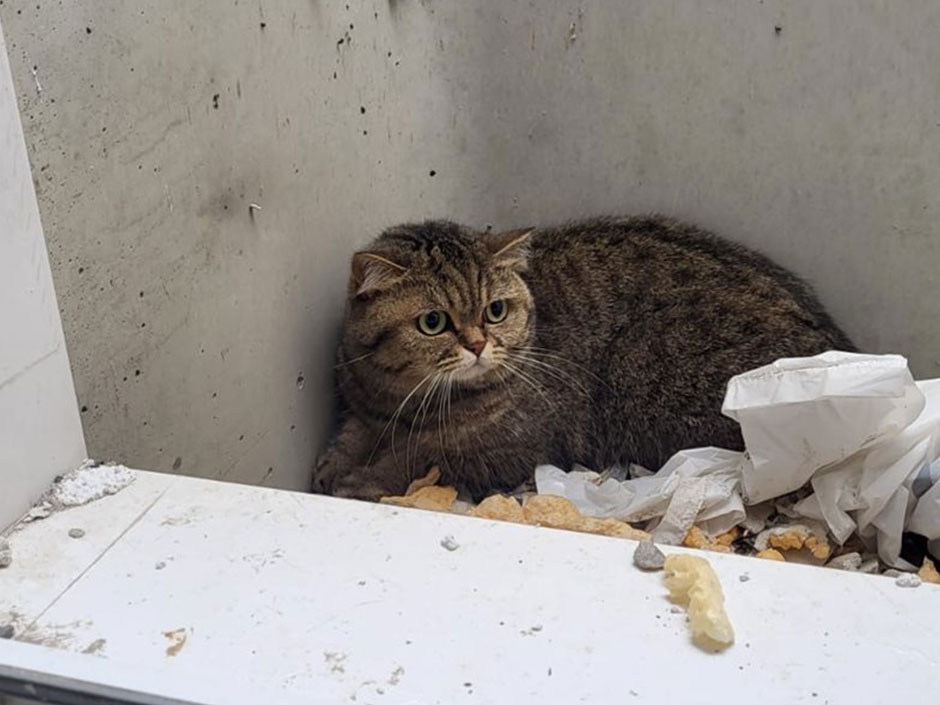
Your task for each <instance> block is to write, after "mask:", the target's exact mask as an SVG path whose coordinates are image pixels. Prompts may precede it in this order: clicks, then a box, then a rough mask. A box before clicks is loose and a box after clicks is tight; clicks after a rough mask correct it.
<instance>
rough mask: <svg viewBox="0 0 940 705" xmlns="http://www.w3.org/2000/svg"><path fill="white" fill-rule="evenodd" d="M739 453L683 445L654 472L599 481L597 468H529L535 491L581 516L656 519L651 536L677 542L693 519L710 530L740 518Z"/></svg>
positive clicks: (725, 527)
mask: <svg viewBox="0 0 940 705" xmlns="http://www.w3.org/2000/svg"><path fill="white" fill-rule="evenodd" d="M743 457H744V455H743V453H736V452H734V451H730V450H723V449H721V448H696V449H694V450H683V451H680V452H679V453H676V454H675V455H674V456H673V457H672V458H670V459H669V462H667V463H666V464H665V465H664V466H663V467H662V468H661V469H660V471H659V472H657V473H655V474H651V475H647V476H644V477H638V478H635V479H632V480H626V481H623V482H619V481H617V480H615V479H612V478H611V479H607V480H604V481H603V482H600V484H596V481H597V480H598V479H599V476H598V475H597V473H589V472H571V473H565V472H564V471H563V470H561V469H559V468H556V467H554V466H551V465H543V466H541V467H538V468H536V470H535V484H536V487H537V488H538V492H539V494H554V495H559V496H561V497H565V498H567V499H568V500H570V501H571V502H572V503H573V504H574V505H575V506H576V507H577V508H578V509H579V510H581V513H582V514H584V515H585V516H592V517H599V518H608V517H611V518H615V519H620V520H621V521H627V522H630V523H637V522H645V521H648V520H657V521H653V522H652V525H651V526H650V527H649V528H650V529H651V530H652V533H653V539H654V540H656V541H659V542H660V543H666V544H678V543H681V541H682V539H683V538H684V537H685V534H686V533H687V532H688V530H689V528H690V527H691V526H692V525H693V524H698V525H699V526H700V527H701V528H702V530H703V531H705V532H706V533H709V534H712V535H716V534H721V533H724V532H725V531H728V530H729V529H730V528H731V527H733V526H736V525H737V524H739V523H740V522H741V521H742V520H743V519H744V517H745V511H744V503H743V502H742V501H741V496H740V493H739V492H738V491H737V489H738V486H739V484H740V467H741V464H742V462H743Z"/></svg>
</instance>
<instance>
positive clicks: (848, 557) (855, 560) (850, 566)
mask: <svg viewBox="0 0 940 705" xmlns="http://www.w3.org/2000/svg"><path fill="white" fill-rule="evenodd" d="M861 566H862V555H861V554H860V553H856V552H854V551H853V552H852V553H843V554H842V555H841V556H836V557H835V558H833V559H832V560H831V561H829V562H828V563H827V564H826V567H828V568H836V569H838V570H851V571H857V570H858V569H859V568H861Z"/></svg>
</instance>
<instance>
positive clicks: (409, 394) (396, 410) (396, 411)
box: [366, 373, 434, 467]
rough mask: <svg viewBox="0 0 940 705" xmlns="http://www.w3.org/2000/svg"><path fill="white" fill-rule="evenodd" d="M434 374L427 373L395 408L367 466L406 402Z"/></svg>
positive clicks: (393, 441)
mask: <svg viewBox="0 0 940 705" xmlns="http://www.w3.org/2000/svg"><path fill="white" fill-rule="evenodd" d="M433 376H434V374H433V373H431V374H429V375H427V376H426V377H425V378H424V379H422V380H421V381H420V382H418V383H417V384H416V385H415V386H414V388H412V390H411V391H410V392H408V394H407V396H405V398H404V399H403V400H402V402H401V404H399V405H398V408H397V409H395V413H393V414H392V416H391V418H390V419H389V420H388V423H386V424H385V427H384V428H383V429H382V433H380V434H379V437H378V440H376V442H375V445H374V446H373V447H372V452H371V453H369V459H368V460H367V461H366V467H370V466H371V465H372V461H373V459H374V458H375V452H376V451H377V450H378V449H379V445H380V444H381V443H382V439H383V438H384V437H385V434H386V433H387V432H388V429H389V428H390V427H391V426H392V424H393V423H395V422H396V421H397V420H398V417H399V416H400V415H401V412H402V410H403V409H404V408H405V404H407V403H408V400H410V399H411V397H413V396H414V395H415V393H416V392H417V391H418V390H419V389H421V387H422V386H423V385H424V383H425V382H427V381H428V380H429V379H431V377H433ZM394 453H395V431H394V430H393V431H392V454H393V455H394Z"/></svg>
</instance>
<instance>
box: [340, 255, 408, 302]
mask: <svg viewBox="0 0 940 705" xmlns="http://www.w3.org/2000/svg"><path fill="white" fill-rule="evenodd" d="M407 273H408V268H407V267H403V266H401V265H400V264H397V263H395V262H392V260H390V259H388V258H386V257H383V256H381V255H377V254H375V253H373V252H357V253H356V254H354V255H353V258H352V271H351V273H350V278H349V293H350V295H351V296H370V295H372V294H376V293H378V292H380V291H384V290H385V289H388V288H389V287H390V286H393V285H394V284H396V283H397V282H399V281H400V280H401V279H402V277H404V276H405V275H406V274H407Z"/></svg>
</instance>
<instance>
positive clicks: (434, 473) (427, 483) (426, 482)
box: [405, 466, 441, 497]
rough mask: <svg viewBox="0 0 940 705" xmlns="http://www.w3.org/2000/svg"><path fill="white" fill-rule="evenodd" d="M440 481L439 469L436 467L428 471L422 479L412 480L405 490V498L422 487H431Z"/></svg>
mask: <svg viewBox="0 0 940 705" xmlns="http://www.w3.org/2000/svg"><path fill="white" fill-rule="evenodd" d="M440 479H441V469H440V468H439V467H437V466H435V467H433V468H431V469H430V470H428V474H427V475H425V476H424V477H419V478H418V479H417V480H412V482H411V484H410V485H408V489H407V490H405V496H406V497H407V496H408V495H411V494H414V493H415V492H417V491H418V490H420V489H421V488H422V487H432V486H433V485H436V484H437V483H438V480H440Z"/></svg>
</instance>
